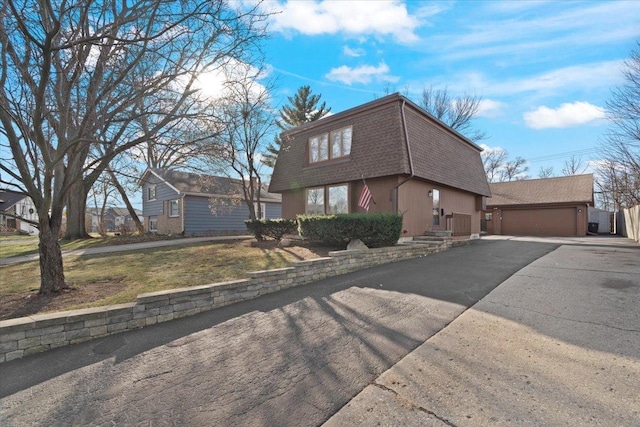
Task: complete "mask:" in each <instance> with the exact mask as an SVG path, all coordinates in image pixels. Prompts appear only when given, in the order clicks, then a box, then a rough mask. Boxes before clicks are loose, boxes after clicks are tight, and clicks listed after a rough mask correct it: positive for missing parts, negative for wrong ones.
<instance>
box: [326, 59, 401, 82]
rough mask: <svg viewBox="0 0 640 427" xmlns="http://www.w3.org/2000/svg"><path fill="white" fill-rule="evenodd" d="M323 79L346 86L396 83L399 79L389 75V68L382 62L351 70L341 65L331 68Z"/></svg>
mask: <svg viewBox="0 0 640 427" xmlns="http://www.w3.org/2000/svg"><path fill="white" fill-rule="evenodd" d="M325 77H326V78H327V79H329V80H331V81H334V82H341V83H344V84H347V85H351V84H353V83H362V84H367V83H370V82H372V81H376V82H391V83H393V82H397V81H398V80H399V77H396V76H391V75H389V66H388V65H387V64H385V63H384V62H381V63H380V64H378V66H377V67H376V66H373V65H361V66H359V67H355V68H351V67H349V66H346V65H342V66H340V67H338V68H332V69H331V71H330V72H329V73H327V74H326V75H325Z"/></svg>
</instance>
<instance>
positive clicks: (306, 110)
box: [262, 86, 331, 167]
mask: <svg viewBox="0 0 640 427" xmlns="http://www.w3.org/2000/svg"><path fill="white" fill-rule="evenodd" d="M321 96H322V95H312V94H311V87H310V86H301V87H300V88H299V89H298V92H296V94H295V95H294V96H293V97H291V96H289V97H287V99H288V100H289V105H284V106H283V107H282V108H281V109H280V120H276V126H278V129H280V131H281V132H280V133H278V134H277V135H276V137H275V138H274V139H273V143H271V144H269V146H268V147H267V152H266V153H265V154H264V157H263V159H262V163H264V164H265V165H267V166H269V167H274V166H275V164H276V158H277V157H278V152H279V151H280V147H282V139H281V138H282V136H281V135H282V132H284V131H287V130H289V129H293V128H294V127H296V126H300V125H302V124H305V123H308V122H313V121H315V120H318V119H321V118H322V117H324V116H325V115H326V114H327V113H329V112H330V111H331V108H327V107H326V103H325V102H322V104H321V105H320V106H318V103H319V102H320V97H321Z"/></svg>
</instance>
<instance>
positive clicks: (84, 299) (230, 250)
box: [0, 239, 330, 319]
mask: <svg viewBox="0 0 640 427" xmlns="http://www.w3.org/2000/svg"><path fill="white" fill-rule="evenodd" d="M96 240H98V239H96ZM3 246H4V245H3ZM74 249H76V248H74ZM328 250H330V249H329V248H314V247H303V246H293V247H289V248H276V247H275V246H274V245H273V244H269V243H266V244H262V245H260V246H258V247H255V246H254V245H252V243H251V241H250V240H248V241H239V242H232V243H214V242H208V243H204V244H198V245H188V246H187V245H180V246H167V247H160V248H154V249H145V250H137V251H130V252H116V253H110V254H102V255H84V256H68V257H65V258H64V268H65V279H66V282H67V283H68V284H69V285H70V286H72V289H71V290H70V291H66V292H63V293H61V294H58V295H55V296H53V297H45V296H40V295H38V294H37V292H38V289H39V287H40V271H39V263H38V262H37V261H34V262H26V263H20V264H13V265H7V266H2V267H0V276H1V277H2V280H1V281H0V297H1V298H0V299H1V300H2V302H0V319H7V318H14V317H21V316H26V315H30V314H34V313H38V312H49V311H62V310H71V309H77V308H85V307H96V306H102V305H110V304H119V303H124V302H133V301H135V298H136V296H137V295H138V294H141V293H146V292H154V291H160V290H166V289H173V288H180V287H187V286H197V285H204V284H208V283H215V282H221V281H226V280H232V279H239V278H244V277H246V275H245V273H247V272H249V271H256V270H268V269H273V268H281V267H286V266H287V265H290V263H291V262H292V261H296V260H300V259H310V258H317V257H320V256H325V255H326V253H327V251H328Z"/></svg>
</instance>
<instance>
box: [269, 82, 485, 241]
mask: <svg viewBox="0 0 640 427" xmlns="http://www.w3.org/2000/svg"><path fill="white" fill-rule="evenodd" d="M283 141H284V142H283V146H282V148H281V150H280V153H279V154H278V159H277V161H276V165H275V168H274V171H273V175H272V178H271V185H270V187H269V191H271V192H274V193H281V194H282V214H283V217H285V218H295V216H296V215H298V214H304V213H308V214H315V213H320V214H322V213H327V214H328V213H351V212H365V210H364V209H363V208H362V207H360V206H359V205H358V199H359V197H360V195H361V191H362V189H363V186H364V185H365V182H366V185H367V186H368V188H369V190H370V192H371V195H372V196H373V199H372V203H371V204H370V208H369V211H368V212H370V213H376V212H386V213H389V212H394V213H400V214H403V216H404V224H403V225H404V236H417V235H422V234H425V233H426V232H430V231H439V230H449V231H452V232H453V234H454V235H479V233H480V217H481V212H482V209H483V203H484V198H485V197H487V196H490V194H491V193H490V190H489V185H488V183H487V179H486V176H485V173H484V168H483V166H482V159H481V157H480V152H481V151H482V149H481V148H480V147H479V146H477V145H476V144H474V143H473V142H472V141H470V140H469V139H467V138H465V137H464V136H463V135H461V134H460V133H458V132H456V131H455V130H453V129H451V128H450V127H449V126H447V125H445V124H444V123H442V122H441V121H440V120H438V119H436V118H435V117H433V116H432V115H430V114H429V113H427V112H426V111H425V110H423V109H422V108H420V107H419V106H418V105H416V104H414V103H413V102H411V101H410V100H409V99H407V98H405V97H404V96H401V95H399V94H393V95H389V96H386V97H384V98H380V99H377V100H375V101H372V102H369V103H366V104H363V105H360V106H358V107H355V108H352V109H349V110H346V111H343V112H341V113H338V114H334V115H331V116H329V117H324V118H322V119H320V120H317V121H314V122H310V123H306V124H304V125H302V126H299V127H296V128H294V129H292V130H289V131H287V132H285V133H284V134H283Z"/></svg>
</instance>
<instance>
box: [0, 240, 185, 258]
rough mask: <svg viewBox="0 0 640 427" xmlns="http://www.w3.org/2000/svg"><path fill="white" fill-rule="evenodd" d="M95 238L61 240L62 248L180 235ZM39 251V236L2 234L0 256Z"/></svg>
mask: <svg viewBox="0 0 640 427" xmlns="http://www.w3.org/2000/svg"><path fill="white" fill-rule="evenodd" d="M92 237H94V238H93V239H83V240H71V241H69V240H61V241H60V248H61V249H62V250H63V251H71V250H74V249H86V248H97V247H100V246H115V245H125V244H128V243H139V242H149V241H155V240H168V239H179V238H181V237H180V236H162V235H156V234H144V235H137V234H136V235H131V236H105V237H100V236H98V235H95V236H92ZM37 253H38V237H37V236H0V258H8V257H14V256H21V255H30V254H37Z"/></svg>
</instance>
